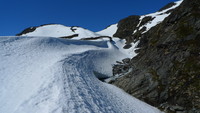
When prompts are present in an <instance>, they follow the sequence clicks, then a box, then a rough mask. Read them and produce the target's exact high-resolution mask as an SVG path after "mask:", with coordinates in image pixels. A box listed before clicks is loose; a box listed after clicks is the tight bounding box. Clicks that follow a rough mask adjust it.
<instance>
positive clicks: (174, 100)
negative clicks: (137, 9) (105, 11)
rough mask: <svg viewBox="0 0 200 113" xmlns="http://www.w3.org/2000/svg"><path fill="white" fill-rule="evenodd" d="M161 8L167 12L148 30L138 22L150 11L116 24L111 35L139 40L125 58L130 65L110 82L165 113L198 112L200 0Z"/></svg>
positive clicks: (150, 19) (148, 18)
mask: <svg viewBox="0 0 200 113" xmlns="http://www.w3.org/2000/svg"><path fill="white" fill-rule="evenodd" d="M173 5H174V4H173V3H171V4H169V5H167V6H166V7H164V8H162V9H161V10H160V11H163V10H165V9H166V8H168V7H172V6H173ZM165 13H166V14H169V16H167V17H166V18H165V19H164V20H163V21H162V22H161V23H160V24H157V25H156V26H153V27H152V28H150V29H149V30H147V27H141V26H145V24H147V23H148V22H149V21H152V20H153V19H154V17H153V18H152V16H145V17H143V18H141V17H140V16H130V17H128V18H126V19H123V20H121V21H120V22H119V23H118V30H117V32H116V33H115V35H114V36H116V37H122V38H125V39H126V40H127V44H129V43H131V42H135V41H138V40H139V41H140V43H139V45H138V48H139V49H138V50H137V52H138V55H137V56H136V57H134V58H132V59H131V61H130V63H129V66H131V68H132V70H131V71H130V72H129V73H128V74H127V73H126V75H124V76H122V77H120V78H118V79H116V80H115V81H114V82H112V83H113V84H115V85H116V86H118V87H120V88H122V89H123V90H125V91H126V92H128V93H129V94H131V95H133V96H134V97H137V98H139V99H141V100H144V101H145V102H147V103H149V104H151V105H153V106H156V107H159V108H160V109H162V110H163V111H165V112H168V113H176V112H185V113H199V112H200V1H199V0H192V1H191V0H184V1H183V2H182V3H181V5H180V6H179V7H177V8H175V9H170V10H167V11H166V12H165ZM113 70H115V71H116V70H118V69H115V67H114V69H113Z"/></svg>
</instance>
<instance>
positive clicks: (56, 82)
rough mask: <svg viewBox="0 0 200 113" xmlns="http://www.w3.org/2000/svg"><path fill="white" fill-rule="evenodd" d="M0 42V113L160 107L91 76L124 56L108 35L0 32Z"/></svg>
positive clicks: (143, 111)
mask: <svg viewBox="0 0 200 113" xmlns="http://www.w3.org/2000/svg"><path fill="white" fill-rule="evenodd" d="M0 46H1V47H3V48H0V84H1V85H0V113H160V111H159V110H158V109H156V108H154V107H152V106H150V105H148V104H146V103H144V102H142V101H140V100H138V99H136V98H134V97H132V96H130V95H128V94H126V93H125V92H124V91H122V90H120V89H119V88H117V87H115V86H113V85H110V84H107V83H103V82H101V81H100V80H98V79H97V78H96V77H95V75H94V71H96V72H100V73H102V74H104V75H111V74H112V71H111V69H112V65H111V64H112V63H114V62H115V61H116V60H120V59H122V58H123V57H125V55H124V54H123V52H120V51H119V49H118V48H117V47H116V46H115V45H113V43H111V42H109V41H99V42H95V41H80V40H65V39H59V38H50V37H1V38H0ZM116 56H117V57H116Z"/></svg>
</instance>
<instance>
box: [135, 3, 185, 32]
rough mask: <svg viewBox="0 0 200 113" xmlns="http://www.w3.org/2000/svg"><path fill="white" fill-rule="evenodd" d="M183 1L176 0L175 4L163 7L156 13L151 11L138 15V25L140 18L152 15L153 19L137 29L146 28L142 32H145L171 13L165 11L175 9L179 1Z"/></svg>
mask: <svg viewBox="0 0 200 113" xmlns="http://www.w3.org/2000/svg"><path fill="white" fill-rule="evenodd" d="M182 2H183V0H179V1H177V2H175V5H174V6H172V7H170V8H168V9H165V10H163V11H158V12H156V13H152V14H147V15H143V16H141V17H140V22H139V24H138V25H137V26H138V27H139V26H140V24H141V22H142V19H144V18H145V17H148V16H150V17H152V18H153V20H152V21H150V22H148V23H147V24H145V25H143V26H140V28H139V30H141V29H142V28H144V27H145V28H146V30H145V31H144V32H143V33H145V32H147V31H149V30H150V29H151V28H152V27H154V26H156V25H157V24H159V23H161V22H162V21H163V20H164V19H165V18H166V17H168V16H169V15H170V14H171V13H167V12H168V11H170V10H172V9H175V8H177V7H178V6H179V5H180V4H181V3H182ZM136 31H137V30H135V31H134V32H133V33H135V32H136Z"/></svg>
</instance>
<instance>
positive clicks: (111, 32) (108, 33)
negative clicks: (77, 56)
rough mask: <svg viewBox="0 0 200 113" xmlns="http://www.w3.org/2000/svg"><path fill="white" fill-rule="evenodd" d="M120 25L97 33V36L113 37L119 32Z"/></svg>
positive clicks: (114, 25) (111, 26)
mask: <svg viewBox="0 0 200 113" xmlns="http://www.w3.org/2000/svg"><path fill="white" fill-rule="evenodd" d="M117 25H118V24H113V25H110V26H109V27H107V28H106V29H104V30H101V31H99V32H96V33H97V34H100V35H103V36H110V37H113V35H114V34H115V33H116V32H117V29H118V27H117Z"/></svg>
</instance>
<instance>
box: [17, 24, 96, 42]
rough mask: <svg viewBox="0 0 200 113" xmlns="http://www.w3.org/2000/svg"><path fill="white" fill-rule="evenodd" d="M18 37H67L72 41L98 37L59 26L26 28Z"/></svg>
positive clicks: (81, 29) (83, 31) (78, 28)
mask: <svg viewBox="0 0 200 113" xmlns="http://www.w3.org/2000/svg"><path fill="white" fill-rule="evenodd" d="M18 36H43V37H65V38H67V37H68V38H72V39H82V38H90V37H98V36H100V35H98V34H97V33H94V32H92V31H90V30H87V29H84V28H81V27H76V26H73V27H67V26H64V25H60V24H47V25H41V26H38V27H30V28H27V29H25V30H24V31H22V32H21V33H20V34H18Z"/></svg>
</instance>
